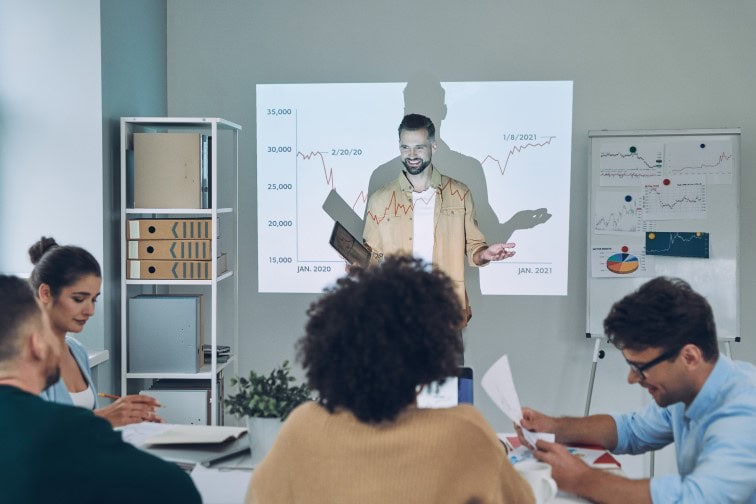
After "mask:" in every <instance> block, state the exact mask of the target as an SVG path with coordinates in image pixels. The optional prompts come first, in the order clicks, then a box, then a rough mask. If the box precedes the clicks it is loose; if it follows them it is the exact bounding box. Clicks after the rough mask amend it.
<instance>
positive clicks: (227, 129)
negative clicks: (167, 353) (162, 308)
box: [120, 117, 241, 425]
mask: <svg viewBox="0 0 756 504" xmlns="http://www.w3.org/2000/svg"><path fill="white" fill-rule="evenodd" d="M239 130H241V126H239V125H238V124H235V123H232V122H231V121H227V120H225V119H221V118H218V117H122V118H121V149H120V154H121V213H120V218H121V247H122V259H121V393H122V394H126V393H134V392H135V391H136V390H137V388H139V389H141V388H142V387H149V386H150V385H149V380H159V379H178V380H208V382H207V383H208V389H209V390H210V406H211V411H213V412H216V411H218V408H219V405H220V403H221V400H220V399H221V398H220V397H219V393H221V391H222V384H221V386H219V385H218V379H217V378H218V377H219V375H220V373H221V372H223V371H224V370H225V369H233V374H234V375H238V360H237V359H236V358H235V357H233V356H231V357H230V358H229V359H228V361H226V362H224V363H218V362H216V365H215V366H212V365H211V364H205V365H203V366H202V367H201V368H200V370H199V372H196V373H175V372H149V373H145V372H133V373H132V372H129V371H128V353H129V352H128V349H129V346H128V343H129V337H128V336H129V335H128V317H129V312H128V300H129V297H131V296H134V295H139V294H145V293H147V292H148V291H150V292H151V293H153V294H172V293H174V292H177V293H186V292H187V291H190V292H192V293H202V294H203V296H204V310H203V311H204V313H203V318H204V319H205V321H207V325H206V327H205V328H204V330H205V343H208V344H210V345H211V346H212V347H213V349H215V347H217V346H218V345H219V344H223V345H230V346H231V348H232V351H235V350H237V349H238V347H239V322H238V312H239V278H238V275H237V274H235V273H234V271H238V260H239V241H238V236H239V217H238V208H239ZM221 131H223V133H220V132H221ZM139 132H155V133H167V132H192V133H194V132H197V133H200V134H203V135H204V134H207V135H208V137H209V138H210V142H211V143H210V153H211V154H210V155H211V159H210V173H209V176H210V180H211V181H212V183H211V189H210V191H211V192H210V195H209V196H210V201H212V202H223V203H225V204H226V205H228V204H230V205H231V206H223V207H211V208H127V207H126V206H125V205H126V192H127V176H126V166H127V156H126V153H127V150H129V149H131V148H132V139H133V134H134V133H139ZM229 135H230V136H231V137H232V140H233V141H232V143H231V144H228V143H226V142H225V140H224V142H223V143H222V145H223V149H222V150H223V152H222V153H221V149H220V148H219V145H221V142H220V141H219V137H226V138H228V136H229ZM219 192H220V193H221V196H222V197H221V198H219ZM221 215H224V217H223V218H221V217H220V216H221ZM185 217H188V218H192V217H211V218H213V231H214V232H213V233H212V236H211V237H210V241H211V252H212V256H211V257H217V255H218V254H219V253H221V252H223V253H227V254H228V258H227V260H228V271H226V272H224V273H222V274H220V275H218V276H217V277H216V278H212V279H209V280H176V279H165V280H152V279H150V280H148V279H129V278H127V276H126V273H127V267H126V266H127V261H128V259H127V257H128V254H127V253H126V248H127V242H128V240H127V239H126V226H127V222H128V221H129V220H130V219H135V218H161V219H162V218H173V219H176V218H185ZM216 226H217V229H216ZM221 229H223V235H224V236H223V238H224V239H223V245H224V246H225V247H230V249H224V250H220V248H219V247H220V245H221V239H220V237H219V232H220V231H221ZM229 230H231V231H229ZM211 262H212V265H213V270H214V271H217V269H216V268H217V266H218V262H217V260H216V259H215V258H214V259H212V261H211ZM229 280H231V281H233V284H232V286H231V287H232V289H228V288H226V287H229V285H228V283H227V282H228V281H229ZM221 282H224V284H223V285H224V288H223V289H219V288H218V287H219V284H220V283H221ZM173 287H177V288H176V289H175V290H173ZM178 287H181V288H178ZM192 287H196V289H193V288H192ZM221 306H232V307H233V320H229V321H226V320H219V319H220V317H221V312H222V311H221V310H220V307H221ZM223 313H226V312H225V311H223ZM219 322H223V323H222V324H219ZM208 333H209V334H208ZM229 366H232V368H230V367H229ZM139 380H146V381H147V382H148V383H146V384H145V383H140V382H139ZM130 381H131V383H132V384H133V385H132V387H131V390H129V383H130ZM222 415H223V412H222V411H219V417H220V418H222ZM218 420H219V418H217V417H216V415H215V414H212V415H211V419H210V423H211V424H212V425H216V424H217V423H218Z"/></svg>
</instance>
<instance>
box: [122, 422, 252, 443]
mask: <svg viewBox="0 0 756 504" xmlns="http://www.w3.org/2000/svg"><path fill="white" fill-rule="evenodd" d="M119 430H120V431H121V436H122V437H123V440H124V441H126V442H127V443H131V444H133V445H134V446H137V447H141V446H145V445H150V446H155V445H165V444H206V443H223V442H225V441H229V440H231V439H237V438H239V437H241V436H242V435H243V434H244V433H245V432H247V428H246V427H227V426H217V425H177V424H161V423H154V422H142V423H138V424H131V425H127V426H125V427H122V428H120V429H119Z"/></svg>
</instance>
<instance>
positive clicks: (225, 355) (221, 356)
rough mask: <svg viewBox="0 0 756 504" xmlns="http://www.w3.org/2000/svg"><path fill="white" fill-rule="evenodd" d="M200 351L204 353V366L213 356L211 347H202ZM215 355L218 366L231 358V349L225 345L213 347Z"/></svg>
mask: <svg viewBox="0 0 756 504" xmlns="http://www.w3.org/2000/svg"><path fill="white" fill-rule="evenodd" d="M202 350H203V351H204V352H205V364H210V360H211V359H212V356H213V347H212V345H202ZM215 355H216V362H217V363H218V364H223V363H224V362H228V359H229V357H231V347H230V346H227V345H217V346H216V347H215Z"/></svg>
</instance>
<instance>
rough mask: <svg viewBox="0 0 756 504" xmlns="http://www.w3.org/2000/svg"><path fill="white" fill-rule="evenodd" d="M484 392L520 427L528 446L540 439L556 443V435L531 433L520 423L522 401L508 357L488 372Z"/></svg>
mask: <svg viewBox="0 0 756 504" xmlns="http://www.w3.org/2000/svg"><path fill="white" fill-rule="evenodd" d="M481 385H482V386H483V390H485V391H486V393H487V394H488V396H489V397H490V398H491V400H493V402H494V404H496V406H498V407H499V409H500V410H501V411H503V412H504V414H505V415H507V416H508V417H509V419H510V420H512V422H514V423H515V424H517V425H519V426H520V428H521V429H522V434H523V436H525V439H526V440H527V442H528V444H530V445H531V446H535V443H536V441H537V440H539V439H543V440H544V441H549V442H551V443H553V442H554V437H555V436H554V434H552V433H547V432H531V431H529V430H528V429H526V428H524V427H523V426H522V424H521V423H520V422H521V421H522V407H521V406H520V399H519V397H518V396H517V389H515V386H514V380H513V379H512V370H511V368H510V367H509V358H508V357H507V355H506V354H505V355H502V356H501V358H499V360H497V361H496V362H494V364H493V365H492V366H491V367H490V368H489V370H488V371H486V374H485V375H483V380H481Z"/></svg>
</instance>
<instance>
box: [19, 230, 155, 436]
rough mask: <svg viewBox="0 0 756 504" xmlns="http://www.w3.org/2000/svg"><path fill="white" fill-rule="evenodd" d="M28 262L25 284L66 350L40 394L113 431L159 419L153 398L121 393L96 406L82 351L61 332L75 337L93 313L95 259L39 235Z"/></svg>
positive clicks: (96, 276) (96, 288)
mask: <svg viewBox="0 0 756 504" xmlns="http://www.w3.org/2000/svg"><path fill="white" fill-rule="evenodd" d="M29 257H30V258H31V261H32V263H33V264H34V271H32V274H31V278H30V282H31V284H32V287H33V288H34V291H35V293H36V295H37V298H38V299H39V302H40V305H41V306H42V311H43V312H44V313H45V315H46V317H47V320H48V322H49V323H50V327H51V328H52V330H53V332H54V333H55V335H56V336H58V337H59V338H60V340H61V342H64V343H65V345H66V347H65V348H67V349H68V352H65V351H64V352H62V353H61V358H60V379H59V380H58V381H57V383H55V384H53V385H52V386H50V387H48V388H47V389H45V390H44V391H43V392H42V397H43V398H44V399H47V400H48V401H54V402H57V403H63V404H71V405H76V406H81V407H85V408H88V409H91V410H94V413H95V415H98V416H101V417H103V418H105V419H106V420H108V421H109V422H110V423H111V424H112V425H113V426H114V427H117V426H121V425H126V424H130V423H136V422H142V421H157V422H159V421H161V419H160V417H158V416H157V415H156V414H155V408H157V407H158V406H159V404H158V402H157V400H156V399H154V398H152V397H149V396H144V395H127V396H123V397H121V398H119V399H117V400H115V401H114V402H113V403H112V404H110V405H108V406H105V407H102V408H99V407H98V404H97V391H96V390H95V387H94V383H93V382H92V374H91V371H90V369H89V359H88V356H87V352H86V351H85V350H84V347H83V346H82V345H81V343H79V342H78V341H76V339H74V338H73V337H71V336H67V333H69V332H70V333H79V332H81V330H82V329H83V328H84V325H85V324H86V323H87V321H88V320H89V318H90V317H92V316H93V315H94V312H95V303H96V302H97V299H98V297H99V296H100V287H101V285H102V273H101V271H100V265H99V264H98V263H97V260H96V259H95V258H94V256H92V254H90V253H89V252H87V251H86V250H84V249H83V248H81V247H75V246H60V245H58V244H57V243H56V242H55V240H54V239H53V238H45V237H42V238H41V239H40V240H39V241H38V242H37V243H35V244H34V245H32V246H31V248H29Z"/></svg>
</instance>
